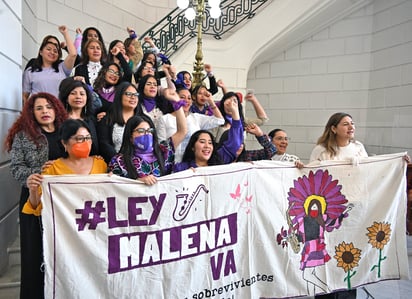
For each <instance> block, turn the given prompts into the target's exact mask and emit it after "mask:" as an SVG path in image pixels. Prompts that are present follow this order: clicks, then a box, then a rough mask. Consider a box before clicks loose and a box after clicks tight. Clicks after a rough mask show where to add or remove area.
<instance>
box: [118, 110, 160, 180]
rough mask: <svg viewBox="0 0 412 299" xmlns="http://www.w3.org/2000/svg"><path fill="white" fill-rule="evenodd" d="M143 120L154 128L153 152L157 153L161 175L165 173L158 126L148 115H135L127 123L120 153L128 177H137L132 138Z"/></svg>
mask: <svg viewBox="0 0 412 299" xmlns="http://www.w3.org/2000/svg"><path fill="white" fill-rule="evenodd" d="M142 122H147V123H148V124H149V126H150V127H151V128H153V129H154V131H153V133H152V135H153V154H154V155H155V157H156V159H157V162H158V163H159V169H160V175H161V176H162V175H165V174H166V173H165V161H164V160H165V159H164V156H163V153H162V151H161V149H160V146H159V138H158V137H157V133H156V128H155V126H154V123H153V121H152V120H151V119H150V117H148V116H147V115H135V116H133V117H131V118H129V120H128V121H127V123H126V126H125V128H124V132H123V140H122V145H121V147H120V150H119V153H120V154H122V155H123V158H124V163H125V166H126V170H127V173H128V177H129V178H131V179H137V171H136V168H135V167H134V165H133V157H134V145H133V140H132V135H133V130H134V129H135V128H136V127H137V126H138V125H139V124H140V123H142Z"/></svg>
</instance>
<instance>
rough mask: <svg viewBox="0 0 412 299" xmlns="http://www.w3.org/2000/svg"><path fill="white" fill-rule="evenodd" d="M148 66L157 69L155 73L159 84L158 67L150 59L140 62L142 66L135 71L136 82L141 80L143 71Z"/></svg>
mask: <svg viewBox="0 0 412 299" xmlns="http://www.w3.org/2000/svg"><path fill="white" fill-rule="evenodd" d="M146 65H147V66H149V67H152V68H154V69H155V71H154V74H155V79H156V82H157V84H159V80H158V78H157V77H158V74H157V69H156V67H155V66H154V64H153V63H151V62H150V61H146V60H142V63H141V64H140V66H139V67H138V68H137V70H136V72H135V73H134V79H135V81H136V82H140V80H141V79H142V72H143V69H144V68H145V67H146Z"/></svg>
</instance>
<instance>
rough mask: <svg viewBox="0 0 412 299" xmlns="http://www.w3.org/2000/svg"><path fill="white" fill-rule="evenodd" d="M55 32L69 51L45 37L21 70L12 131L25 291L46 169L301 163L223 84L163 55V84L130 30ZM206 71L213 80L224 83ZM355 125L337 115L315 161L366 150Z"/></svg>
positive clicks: (143, 177)
mask: <svg viewBox="0 0 412 299" xmlns="http://www.w3.org/2000/svg"><path fill="white" fill-rule="evenodd" d="M59 30H60V32H61V33H62V34H63V36H64V39H65V42H66V45H67V51H68V55H67V56H66V58H65V59H64V60H61V57H62V49H61V47H60V42H59V40H58V39H57V38H56V37H54V36H47V37H46V38H45V39H44V40H43V42H42V44H41V46H40V49H39V54H38V57H37V58H36V59H33V60H32V61H30V63H29V64H28V67H27V68H26V70H25V71H24V74H23V99H24V106H23V110H22V113H21V116H20V117H19V118H18V119H17V120H16V122H15V123H14V124H13V126H12V127H11V128H10V130H9V133H8V136H7V138H6V148H7V150H8V151H9V152H10V153H11V172H12V175H13V176H14V177H15V178H16V179H17V180H18V181H19V182H20V184H21V186H22V191H21V198H20V211H21V213H20V234H21V256H22V260H21V267H22V268H21V298H43V296H44V294H43V286H44V272H43V269H42V238H41V234H42V227H41V219H40V217H41V200H40V194H41V191H39V190H40V185H41V182H42V179H43V175H44V174H52V175H62V174H79V175H86V174H97V173H105V172H112V173H113V174H116V175H120V176H123V177H127V178H131V179H138V180H140V181H142V182H143V183H145V184H147V185H152V184H155V183H156V182H157V178H158V177H160V176H163V175H167V174H170V173H172V172H177V171H183V170H186V169H195V168H197V167H202V166H212V165H221V164H228V163H232V162H236V161H253V160H263V159H268V160H269V159H273V160H280V161H289V162H294V163H295V164H296V166H297V167H299V168H301V167H303V163H302V162H301V161H300V160H299V158H297V157H296V156H293V155H289V154H286V148H287V145H288V137H287V135H286V132H284V131H283V130H280V129H276V130H273V131H272V132H270V133H269V136H267V135H266V134H265V133H264V132H263V131H262V130H261V128H260V127H259V126H258V125H257V124H256V121H253V120H248V119H246V118H245V117H244V116H243V109H242V104H241V100H242V99H241V97H240V95H239V94H238V93H234V92H225V93H224V96H223V98H222V99H221V101H220V102H219V103H216V102H215V101H214V100H213V98H212V93H213V92H215V90H214V89H213V90H208V89H207V88H206V87H205V86H203V85H200V86H196V87H195V88H192V86H191V80H190V79H191V77H190V74H189V73H187V72H181V73H180V74H178V76H177V78H176V79H175V80H172V76H171V73H173V72H172V71H171V68H170V64H167V63H166V64H164V68H163V71H164V75H165V77H166V85H167V87H162V86H161V84H160V81H159V76H158V75H157V65H156V64H157V62H156V61H157V56H156V55H154V54H153V53H144V54H143V53H142V52H141V51H139V47H141V45H140V44H139V43H138V42H137V38H136V34H135V33H134V31H133V30H132V29H130V28H128V32H129V34H130V36H129V38H128V39H126V41H125V43H123V42H122V41H120V40H115V41H113V42H112V43H111V44H110V47H109V52H108V53H106V50H105V47H104V41H103V38H102V35H101V33H100V32H99V31H98V30H97V29H96V28H88V29H86V30H85V31H84V33H83V34H81V30H80V29H78V30H76V32H77V33H78V36H77V38H76V41H75V42H72V41H71V39H70V36H69V35H68V32H67V28H66V27H65V26H60V27H59ZM125 45H127V47H126V46H125ZM136 48H137V49H136ZM79 53H81V56H80V57H79V55H78V54H79ZM128 55H129V56H128ZM139 57H142V59H143V60H142V61H141V62H140V61H139ZM76 60H77V61H80V62H79V63H78V64H77V65H76ZM75 65H76V66H75ZM209 67H210V66H208V70H210V68H209ZM70 73H71V74H72V76H69V74H70ZM210 73H211V70H210V71H209V76H208V77H209V79H210V82H211V83H213V84H211V85H213V86H212V87H216V88H217V86H220V87H222V88H223V87H224V85H223V83H222V82H218V83H216V81H215V80H214V78H213V75H210ZM133 80H134V82H133ZM135 83H136V84H135ZM246 100H247V101H250V102H251V103H252V104H253V106H254V108H255V111H256V112H257V116H258V118H259V119H260V120H261V121H264V120H265V119H267V116H266V114H265V112H264V110H263V108H262V107H261V106H260V104H259V102H258V101H257V99H256V97H255V96H254V95H253V94H252V93H251V94H248V95H246ZM245 131H246V132H248V133H250V134H253V135H254V136H255V137H256V139H257V141H258V142H259V143H260V144H261V145H262V149H261V150H253V151H248V150H246V149H245V145H244V132H245ZM354 133H355V127H354V124H353V121H352V117H351V116H350V115H349V114H346V113H336V114H334V115H333V116H332V117H331V118H330V119H329V121H328V123H327V124H326V127H325V131H324V133H323V135H322V136H321V137H320V138H319V140H318V145H317V146H316V147H315V149H314V150H313V152H312V155H311V160H325V159H345V158H347V157H353V156H356V157H365V156H367V153H366V151H365V149H364V147H363V145H362V144H361V143H359V142H357V141H354Z"/></svg>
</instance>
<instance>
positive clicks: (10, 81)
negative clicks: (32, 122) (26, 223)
mask: <svg viewBox="0 0 412 299" xmlns="http://www.w3.org/2000/svg"><path fill="white" fill-rule="evenodd" d="M0 13H1V17H0V28H2V29H1V40H2V42H1V43H0V69H1V72H0V82H1V92H0V128H1V129H0V141H1V147H0V148H1V149H0V186H1V192H0V194H1V195H0V273H2V271H4V270H5V269H6V267H7V262H8V257H7V251H6V249H7V246H8V245H9V243H10V242H12V241H14V239H15V236H16V233H17V216H18V212H17V202H18V195H19V193H20V192H18V191H19V190H20V189H19V186H18V184H17V183H16V182H15V181H14V180H13V179H12V178H11V177H10V174H9V173H10V171H9V167H8V165H7V163H6V162H7V161H8V159H9V156H8V154H7V153H6V152H5V151H4V148H3V143H4V137H5V136H6V134H7V130H8V128H9V127H10V125H11V124H12V123H13V121H14V119H15V118H16V117H17V115H18V112H19V110H20V107H21V96H20V95H21V71H20V65H21V38H20V37H21V3H20V2H19V1H13V0H7V1H6V0H3V1H0ZM16 190H17V192H16Z"/></svg>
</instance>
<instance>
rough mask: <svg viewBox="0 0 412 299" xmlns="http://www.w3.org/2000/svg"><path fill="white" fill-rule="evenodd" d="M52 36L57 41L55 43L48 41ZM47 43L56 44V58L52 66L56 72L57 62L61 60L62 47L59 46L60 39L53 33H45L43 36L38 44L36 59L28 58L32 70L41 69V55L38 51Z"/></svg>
mask: <svg viewBox="0 0 412 299" xmlns="http://www.w3.org/2000/svg"><path fill="white" fill-rule="evenodd" d="M52 38H53V39H55V40H56V41H57V44H56V43H54V42H52V41H50V39H52ZM48 44H52V45H53V46H56V48H57V53H58V58H57V60H56V61H55V62H53V64H52V68H53V69H54V71H55V72H56V73H58V72H59V64H60V62H61V58H62V55H63V54H62V49H61V47H60V41H59V39H58V38H57V37H55V36H54V35H47V36H46V37H45V38H43V41H42V43H41V45H40V48H39V52H38V54H37V57H36V59H34V60H30V63H31V65H30V66H31V71H32V72H41V71H42V70H43V67H42V66H43V56H41V55H40V51H42V50H43V49H44V48H45V47H46V46H47V45H48Z"/></svg>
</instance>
